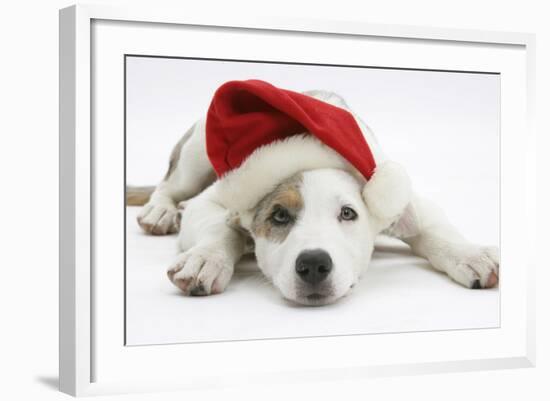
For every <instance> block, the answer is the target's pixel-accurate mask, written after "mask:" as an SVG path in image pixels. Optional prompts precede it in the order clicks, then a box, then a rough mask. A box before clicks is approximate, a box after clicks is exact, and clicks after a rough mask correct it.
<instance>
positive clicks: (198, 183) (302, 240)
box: [127, 90, 499, 306]
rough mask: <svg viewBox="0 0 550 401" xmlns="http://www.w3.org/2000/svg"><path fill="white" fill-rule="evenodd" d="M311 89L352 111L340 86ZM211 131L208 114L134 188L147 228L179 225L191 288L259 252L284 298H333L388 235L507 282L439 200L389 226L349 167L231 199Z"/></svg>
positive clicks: (181, 282)
mask: <svg viewBox="0 0 550 401" xmlns="http://www.w3.org/2000/svg"><path fill="white" fill-rule="evenodd" d="M304 94H305V95H306V96H310V97H313V98H315V99H318V100H320V101H323V102H327V103H329V104H332V105H335V106H337V107H340V108H343V109H345V110H349V106H348V105H347V104H346V102H345V101H344V99H343V98H342V97H340V96H339V95H337V94H335V93H332V92H329V91H322V90H316V91H309V92H304ZM354 116H355V115H354ZM356 119H357V120H358V122H359V123H360V124H361V128H362V130H363V133H364V134H365V136H366V137H367V139H368V142H369V145H370V147H371V149H372V152H373V154H374V156H375V158H377V159H379V160H381V159H383V158H384V156H383V153H382V149H380V146H379V144H378V143H377V141H376V138H375V137H374V134H373V133H372V131H371V130H370V129H369V128H368V126H366V125H365V124H364V123H363V122H362V121H361V120H360V119H359V118H358V117H356ZM205 136H206V122H205V119H202V120H199V121H197V122H196V123H195V124H194V125H193V126H192V127H191V128H190V129H189V130H188V131H187V133H186V134H185V135H184V136H183V137H182V138H181V140H180V141H179V142H178V143H177V144H176V145H175V147H174V149H173V151H172V153H171V156H170V161H169V167H168V171H167V172H166V175H165V176H164V179H163V180H162V182H160V184H159V185H157V186H156V187H155V188H153V187H143V188H128V190H127V202H128V204H129V205H143V208H142V209H141V211H140V213H139V215H138V217H137V221H138V224H139V226H140V227H141V228H142V229H143V230H144V231H145V232H146V233H148V234H152V235H166V234H172V233H177V232H179V234H178V239H177V243H178V248H179V251H180V253H179V254H178V255H177V257H176V259H175V261H174V263H173V264H172V265H171V266H170V267H169V268H168V278H169V279H170V281H171V282H172V283H173V284H174V285H175V286H177V287H178V288H179V289H180V290H181V291H182V293H183V294H185V295H189V296H201V295H211V294H218V293H221V292H223V291H224V290H225V288H226V287H227V285H228V284H229V282H230V280H231V277H232V275H233V272H234V269H235V264H236V263H237V261H238V260H239V259H240V258H241V257H242V256H243V255H244V254H246V253H254V254H255V257H256V260H257V264H258V267H259V269H260V270H261V271H262V272H263V274H264V275H265V276H266V277H267V278H268V279H269V280H270V281H271V282H272V283H273V285H274V286H275V287H276V288H277V289H278V290H279V291H280V293H281V294H282V296H283V297H284V298H286V299H288V300H291V301H293V302H296V303H298V304H302V305H308V306H319V305H326V304H330V303H333V302H335V301H337V300H338V299H340V298H342V297H343V296H345V295H346V294H348V293H349V292H350V290H351V289H352V288H353V287H354V285H355V284H356V283H357V282H358V280H359V279H360V277H361V275H362V273H363V272H364V271H365V270H366V269H367V267H368V265H369V262H370V260H371V257H372V254H373V249H374V241H375V238H376V237H377V236H378V235H388V236H391V237H394V238H397V239H400V240H402V241H403V242H405V243H406V244H408V245H409V246H410V248H411V250H412V252H413V253H414V254H415V255H418V256H420V257H423V258H425V259H427V260H428V261H429V262H430V264H431V265H432V266H433V268H434V269H435V270H438V271H441V272H443V273H446V274H447V275H448V276H449V277H450V278H451V279H453V280H454V281H456V282H457V283H459V284H461V285H463V286H464V287H467V288H471V289H482V288H492V287H495V286H497V285H498V281H499V252H498V248H497V247H490V246H489V247H485V246H480V245H477V244H473V243H471V242H469V241H467V240H466V239H465V238H464V237H463V236H462V235H461V234H460V233H459V232H458V230H457V229H456V228H455V227H453V226H452V225H451V224H450V223H449V222H448V221H447V219H446V217H445V216H444V214H443V212H442V211H441V210H440V209H439V208H438V207H437V206H436V205H434V204H433V203H432V202H430V201H429V200H427V199H424V198H422V197H420V196H418V195H417V194H414V193H413V194H412V196H411V198H410V200H409V201H408V202H407V203H406V205H404V207H403V208H402V209H403V210H400V212H399V214H398V215H396V216H393V217H392V218H391V219H389V220H387V221H384V222H383V224H382V223H381V222H380V221H379V219H376V218H374V217H373V216H375V215H376V213H374V211H373V209H374V208H375V207H376V204H374V203H371V204H367V202H365V200H364V197H362V195H361V194H362V185H363V182H362V180H361V178H360V177H358V176H357V174H354V173H353V172H350V171H347V170H346V169H341V168H334V167H328V168H312V169H304V170H302V171H298V172H295V173H294V174H292V175H290V176H288V177H284V179H281V180H280V182H278V183H277V185H275V186H273V187H271V188H269V190H268V191H266V194H265V195H264V196H263V197H262V198H261V199H260V200H259V201H258V202H256V203H255V204H254V205H251V207H249V208H247V209H244V210H238V211H235V210H231V209H229V208H227V207H225V206H224V204H223V202H220V201H219V199H218V198H217V195H216V193H217V189H218V187H219V186H220V185H222V182H221V181H220V180H219V179H217V176H216V174H215V172H214V169H213V167H212V164H211V163H210V161H209V158H208V155H207V148H206V139H205ZM303 141H306V139H305V138H304V139H303ZM299 143H300V142H298V145H296V144H294V143H292V144H289V148H288V149H286V150H285V151H286V153H285V155H288V157H300V156H299V155H300V153H299V152H295V147H296V146H298V147H299V146H301V145H299ZM291 145H292V146H293V147H291ZM292 152H294V153H292ZM302 154H303V153H302ZM293 155H294V156H293ZM261 182H262V176H261V173H257V172H254V171H252V172H250V179H249V180H248V179H247V180H245V181H243V182H241V183H240V184H239V186H237V188H236V189H235V188H234V190H235V191H236V193H235V197H237V198H238V196H239V191H240V193H245V192H246V191H247V190H248V189H249V188H250V187H251V186H253V185H261ZM180 228H181V229H180Z"/></svg>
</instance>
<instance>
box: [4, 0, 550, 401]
mask: <svg viewBox="0 0 550 401" xmlns="http://www.w3.org/2000/svg"><path fill="white" fill-rule="evenodd" d="M75 2H77V3H80V1H73V0H54V1H48V2H45V1H38V0H30V1H26V2H4V3H2V5H1V9H2V13H3V15H4V16H6V18H5V20H4V21H3V24H1V25H0V33H1V35H0V41H1V43H2V46H3V49H4V54H5V55H8V54H9V55H13V57H4V58H3V60H2V63H1V64H0V72H1V73H0V87H1V88H2V91H1V92H0V105H1V106H2V110H4V111H6V112H5V113H3V114H2V118H1V119H0V130H1V132H2V133H3V135H1V136H0V143H1V146H0V154H1V157H0V167H1V168H2V171H3V172H4V174H3V176H2V178H3V184H4V187H5V188H10V189H16V191H15V193H14V192H13V191H12V192H11V193H12V194H14V195H10V196H3V197H2V198H1V200H0V205H1V207H2V210H3V211H10V212H9V213H8V212H5V213H4V214H3V226H4V227H5V228H6V229H4V230H2V232H1V234H0V235H1V239H2V244H8V245H7V246H4V247H3V248H2V265H3V270H2V272H3V276H2V291H1V292H0V300H1V302H0V305H2V306H1V307H2V327H3V328H4V330H2V331H1V332H0V340H1V341H0V352H1V354H2V360H1V362H0V374H1V375H2V378H4V380H3V382H2V388H1V389H0V393H1V394H2V396H4V398H6V399H12V400H23V399H41V400H65V399H68V397H67V396H66V395H64V394H60V393H58V392H57V390H56V388H57V363H58V362H57V350H58V347H57V290H58V276H57V263H58V240H57V238H58V237H57V221H58V213H57V201H58V195H57V185H58V184H57V183H58V179H57V174H58V162H57V161H58V143H57V129H58V110H57V99H58V87H57V84H58V79H57V74H58V72H57V64H58V61H57V57H58V41H57V40H58V37H57V28H58V25H57V24H58V22H57V13H58V8H60V7H65V6H68V5H71V4H73V3H75ZM94 2H95V3H105V4H111V5H123V4H126V5H127V4H135V3H148V2H147V1H143V0H141V1H140V0H94ZM84 3H86V2H84ZM167 4H171V5H180V4H181V1H174V0H158V1H157V2H155V6H156V7H163V6H165V5H167ZM277 4H278V7H277V9H276V10H267V9H266V5H265V3H264V2H257V1H251V0H233V1H231V2H227V3H223V2H217V1H212V0H203V1H201V2H197V3H194V4H192V5H191V4H187V5H186V7H188V11H189V12H194V10H199V11H201V10H202V11H206V10H208V11H211V12H214V13H219V14H224V15H232V14H236V13H244V12H247V13H252V14H259V15H261V14H266V13H270V12H272V13H273V14H276V15H280V16H284V17H291V16H292V17H298V18H304V17H305V18H321V19H339V20H362V21H368V22H374V23H383V24H408V25H429V26H441V27H458V28H469V29H491V30H503V31H527V32H536V34H537V43H538V46H537V71H539V75H538V77H537V87H538V91H537V95H536V102H537V104H536V109H537V110H538V111H539V112H538V115H539V116H540V118H537V122H536V127H537V131H538V132H539V136H538V141H539V147H538V148H539V162H540V164H539V166H540V168H539V192H538V195H537V196H538V204H539V205H547V204H549V203H550V197H549V195H550V192H549V191H548V189H547V188H548V187H547V185H546V183H547V182H548V181H549V179H550V177H549V175H548V174H549V173H548V172H549V171H550V165H549V162H548V158H546V157H544V156H545V155H546V152H547V149H548V148H549V147H550V136H548V135H545V133H547V132H549V131H550V123H549V120H548V118H546V114H547V110H548V109H549V108H550V90H549V89H550V77H549V75H548V74H544V73H542V72H544V71H549V70H550V26H549V25H548V18H547V12H546V9H547V2H545V1H541V0H525V1H523V2H522V3H521V6H520V7H518V5H517V4H516V3H514V2H508V3H506V2H502V1H497V0H485V1H481V2H480V1H479V0H463V1H461V2H442V1H437V0H417V1H414V2H411V1H406V0H388V1H385V2H369V1H364V0H340V1H338V3H337V5H335V4H334V3H332V2H326V3H322V2H319V1H313V0H309V1H306V0H304V1H301V2H296V1H290V0H279V1H278V2H277ZM22 89H24V90H22ZM29 160H32V162H28V163H23V161H29ZM14 166H16V167H17V168H15V167H14ZM543 183H544V184H543ZM37 194H41V196H40V201H39V202H37ZM37 206H38V207H37ZM537 213H538V215H539V217H540V218H539V221H540V224H539V225H538V226H537V231H538V233H539V235H538V242H537V244H536V249H537V253H538V258H539V261H540V264H541V267H542V265H543V263H544V261H545V260H546V235H545V233H546V231H547V230H546V227H548V224H549V223H550V219H549V217H550V216H549V214H548V208H544V207H540V209H539V210H538V212H537ZM30 228H32V232H33V238H32V239H31V238H29V230H30ZM537 270H538V271H537V287H538V292H537V304H538V305H539V307H538V309H537V338H538V352H537V368H535V369H520V370H517V369H513V370H504V371H502V370H501V371H487V372H465V373H452V374H444V375H441V374H439V375H423V376H412V377H391V378H381V379H375V380H367V381H353V382H352V381H336V382H335V381H330V380H327V381H326V382H323V383H321V382H317V383H304V384H299V383H297V384H295V385H292V386H290V385H289V386H280V387H277V388H275V387H269V388H261V389H260V388H258V387H257V386H254V385H253V383H251V384H250V386H248V387H247V388H242V387H240V388H236V389H223V390H220V389H217V390H212V391H206V392H204V391H201V392H189V393H185V394H182V393H164V394H134V395H131V396H129V397H120V396H109V397H102V398H101V399H102V400H113V401H114V400H120V399H126V398H128V399H131V400H160V399H162V400H181V399H182V397H189V398H191V397H201V399H202V400H205V401H206V400H219V399H220V397H222V396H223V397H224V399H237V398H238V399H240V400H257V399H258V395H259V394H261V397H262V399H265V400H280V399H284V398H285V397H288V395H289V394H292V395H293V397H295V398H305V397H308V398H312V397H315V398H316V399H318V400H333V399H335V398H337V399H342V398H344V397H350V398H351V397H357V395H360V396H362V395H364V396H366V397H369V398H372V399H377V400H394V399H409V398H412V399H415V398H418V397H420V396H421V397H422V399H424V400H440V399H441V396H442V394H444V396H445V398H446V399H447V400H450V401H451V400H453V401H454V400H460V401H463V400H468V399H472V398H476V399H499V400H506V399H511V398H515V399H518V398H524V397H525V396H526V394H527V392H529V398H530V399H532V400H547V399H548V395H549V394H548V392H549V390H548V385H547V382H548V377H549V376H550V348H549V347H548V340H547V339H548V338H550V324H549V323H550V317H549V315H548V313H547V310H546V308H545V307H544V305H548V304H549V303H550V293H549V292H548V291H547V290H546V286H547V283H548V282H549V280H550V271H549V270H548V269H547V268H546V266H544V268H540V269H537ZM26 272H32V277H29V276H28V275H25V274H24V273H26ZM31 356H32V358H31ZM29 358H31V359H32V363H30V362H29ZM182 363H186V361H182ZM182 380H184V378H182ZM449 389H452V390H449Z"/></svg>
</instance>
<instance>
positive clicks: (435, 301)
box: [60, 6, 536, 395]
mask: <svg viewBox="0 0 550 401" xmlns="http://www.w3.org/2000/svg"><path fill="white" fill-rule="evenodd" d="M533 47H534V37H533V36H532V35H528V34H519V33H514V34H512V33H501V32H477V31H463V30H448V29H435V28H420V27H404V26H380V25H370V24H359V23H337V22H328V21H327V22H318V21H303V20H299V21H294V20H291V19H288V20H286V19H285V20H277V19H269V18H265V19H254V20H246V19H243V20H238V21H237V20H229V19H228V20H224V19H223V18H222V19H220V18H217V17H212V16H208V17H206V16H198V15H189V14H187V13H185V12H184V11H181V12H177V11H176V12H172V13H164V12H159V11H152V10H143V9H138V8H134V9H113V8H109V7H104V6H73V7H69V8H67V9H63V10H61V12H60V158H61V160H60V182H61V193H60V199H61V206H60V210H61V221H60V232H61V234H60V242H61V253H60V255H61V256H60V388H61V390H62V391H64V392H67V393H70V394H73V395H89V394H105V393H116V392H133V391H154V390H178V389H191V388H207V387H211V386H225V385H238V384H243V383H246V382H249V381H254V382H257V383H284V382H292V381H294V380H325V379H329V378H341V377H351V378H357V379H360V378H362V377H372V376H384V375H400V374H419V373H430V372H439V371H460V370H476V369H499V368H510V367H527V366H532V365H533V364H534V347H535V344H534V327H533V325H534V318H533V316H534V313H533V312H534V283H533V279H532V271H533V270H534V264H535V263H536V261H535V260H533V256H530V255H534V253H532V252H530V248H531V246H532V245H531V244H532V243H533V242H534V241H533V237H534V232H535V231H534V230H533V229H532V225H533V224H534V220H535V209H534V188H535V183H534V177H535V174H534V172H535V162H534V151H533V147H534V133H533V132H532V130H531V127H530V113H531V110H532V109H533V105H532V98H533V95H532V91H533V85H534V71H533V57H534V53H533V52H534V50H533ZM518 183H521V184H519V186H518ZM182 361H186V362H185V363H182ZM189 362H192V363H189Z"/></svg>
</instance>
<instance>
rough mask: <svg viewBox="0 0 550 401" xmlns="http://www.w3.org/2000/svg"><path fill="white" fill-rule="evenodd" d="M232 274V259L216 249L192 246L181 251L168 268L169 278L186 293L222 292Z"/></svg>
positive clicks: (207, 293)
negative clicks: (185, 250)
mask: <svg viewBox="0 0 550 401" xmlns="http://www.w3.org/2000/svg"><path fill="white" fill-rule="evenodd" d="M232 275H233V263H232V262H231V260H230V259H229V258H227V256H225V255H224V254H223V252H220V251H219V250H214V249H201V248H192V249H190V250H188V251H187V252H184V253H181V254H180V255H179V256H178V259H177V260H176V262H175V263H174V264H173V265H172V266H170V268H169V269H168V278H169V279H170V281H171V282H172V283H173V284H174V285H175V286H176V287H178V288H179V289H180V290H182V291H183V293H184V294H185V295H211V294H218V293H221V292H223V290H225V288H226V287H227V284H229V280H230V279H231V276H232Z"/></svg>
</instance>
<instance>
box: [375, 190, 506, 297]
mask: <svg viewBox="0 0 550 401" xmlns="http://www.w3.org/2000/svg"><path fill="white" fill-rule="evenodd" d="M385 234H388V235H391V236H394V237H396V238H399V239H401V240H403V241H404V242H406V243H407V244H409V245H410V247H411V249H412V251H413V252H414V253H415V254H416V255H418V256H421V257H423V258H426V259H428V261H429V262H430V263H431V264H432V266H433V267H434V268H435V269H437V270H440V271H442V272H445V273H447V274H448V275H449V276H450V277H451V278H452V279H453V280H455V281H457V282H458V283H460V284H462V285H464V286H465V287H468V288H490V287H494V286H496V285H497V283H498V274H499V253H498V248H496V247H483V246H479V245H475V244H472V243H471V242H469V241H467V240H466V239H464V237H463V236H462V235H461V234H460V233H459V232H458V231H457V229H456V228H455V227H453V226H452V225H451V224H450V223H449V222H448V221H447V218H446V217H445V216H444V214H443V212H442V211H441V210H440V209H439V208H438V207H437V206H435V205H434V204H433V203H431V202H429V201H427V200H425V199H421V198H418V197H416V196H415V197H414V198H413V201H412V202H411V203H410V204H409V205H408V206H407V209H406V210H405V212H404V213H403V215H402V216H401V218H400V219H399V220H398V221H397V222H395V223H394V224H393V225H392V226H390V227H389V228H388V229H387V230H386V231H385Z"/></svg>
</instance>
